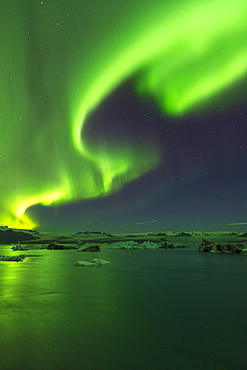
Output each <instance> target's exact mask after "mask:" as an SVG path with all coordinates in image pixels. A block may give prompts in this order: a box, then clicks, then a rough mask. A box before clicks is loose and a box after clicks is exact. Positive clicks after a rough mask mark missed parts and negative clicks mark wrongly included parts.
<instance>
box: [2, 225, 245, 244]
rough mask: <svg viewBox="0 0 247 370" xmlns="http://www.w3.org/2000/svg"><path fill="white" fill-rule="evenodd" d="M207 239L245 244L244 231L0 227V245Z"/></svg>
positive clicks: (174, 241)
mask: <svg viewBox="0 0 247 370" xmlns="http://www.w3.org/2000/svg"><path fill="white" fill-rule="evenodd" d="M205 238H206V239H210V240H211V241H212V242H214V243H219V244H225V243H245V242H247V233H236V232H232V231H229V232H225V231H224V232H222V231H218V232H208V231H191V232H183V231H182V232H173V231H161V232H157V233H154V232H147V233H136V234H111V233H106V232H101V231H78V232H76V233H69V232H68V233H47V232H41V231H37V230H24V229H12V228H8V227H7V226H0V244H5V245H6V244H14V243H18V242H20V243H21V244H50V243H60V244H66V245H71V246H74V245H75V244H77V245H78V244H79V245H83V244H85V243H105V244H112V243H117V242H128V241H131V240H134V241H135V242H136V243H143V242H146V241H150V242H153V243H156V244H158V245H162V244H164V243H166V242H167V243H179V244H181V245H185V246H188V247H190V246H191V247H192V246H198V247H199V245H200V244H201V242H202V239H205Z"/></svg>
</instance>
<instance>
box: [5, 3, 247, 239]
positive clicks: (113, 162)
mask: <svg viewBox="0 0 247 370" xmlns="http://www.w3.org/2000/svg"><path fill="white" fill-rule="evenodd" d="M1 17H2V21H1V24H0V29H1V35H2V37H1V41H0V42H1V49H2V53H1V54H2V57H1V59H0V64H1V89H0V98H1V106H0V107H1V124H0V140H1V147H0V171H1V180H0V194H1V202H0V204H1V206H0V224H1V225H8V226H9V227H16V228H35V227H39V228H40V229H45V230H46V229H47V230H48V229H49V230H78V229H91V230H94V229H104V228H106V229H107V230H109V231H113V232H125V231H126V232H128V231H131V230H132V231H133V230H136V232H141V231H144V229H141V228H144V227H146V228H147V227H148V228H150V225H152V229H153V230H162V229H172V228H174V229H186V228H195V229H196V228H197V229H198V228H199V229H204V228H207V227H209V228H213V227H215V228H216V229H224V228H226V229H229V227H227V224H230V223H243V222H246V221H247V215H246V180H247V178H246V164H247V152H246V144H245V140H244V138H246V137H247V128H246V127H245V126H246V70H247V47H246V37H247V25H246V18H247V4H246V1H244V0H236V1H235V2H231V1H228V0H227V1H222V0H214V1H212V0H210V1H204V0H203V1H182V0H180V1H173V2H169V1H156V2H155V4H150V2H148V1H146V0H145V1H133V0H132V1H130V0H128V1H124V2H123V1H111V0H109V1H96V0H95V1H84V0H82V1H80V0H71V1H68V0H65V1H62V2H61V1H57V0H49V1H48V0H47V1H45V0H44V1H32V0H28V1H22V0H14V1H11V2H9V3H4V4H2V5H1ZM138 227H139V229H138Z"/></svg>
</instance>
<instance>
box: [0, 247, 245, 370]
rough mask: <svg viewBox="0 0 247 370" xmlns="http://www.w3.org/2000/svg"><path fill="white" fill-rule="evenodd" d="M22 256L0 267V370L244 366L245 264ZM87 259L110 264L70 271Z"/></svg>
mask: <svg viewBox="0 0 247 370" xmlns="http://www.w3.org/2000/svg"><path fill="white" fill-rule="evenodd" d="M28 253H30V254H44V256H43V257H36V258H32V257H30V258H27V259H25V260H24V262H17V263H16V262H14V263H7V262H0V298H1V299H0V315H1V320H0V369H1V370H2V369H3V370H5V369H11V370H15V369H18V370H22V369H25V370H27V369H37V370H38V369H78V368H81V369H85V370H87V369H92V370H104V369H107V370H108V369H109V370H111V369H120V370H122V369H127V370H128V369H169V370H170V369H190V370H191V369H200V370H201V369H207V370H208V369H210V370H211V369H224V370H225V369H234V370H235V369H246V368H247V352H246V343H247V318H246V312H247V293H246V291H247V289H246V287H247V257H244V256H239V255H217V254H215V255H214V254H207V253H198V252H197V251H196V249H194V248H193V249H186V250H182V249H181V250H170V251H169V250H143V251H141V250H138V251H136V250H131V251H122V250H106V251H103V252H100V253H78V252H76V251H46V250H45V251H30V252H28ZM0 254H5V255H7V254H12V255H13V254H16V255H18V254H20V252H13V253H12V252H11V251H10V249H9V247H1V249H0ZM94 257H98V258H103V259H107V260H109V261H111V262H112V263H111V265H108V266H96V267H95V266H93V267H76V266H73V263H74V262H75V261H76V260H80V259H81V260H89V261H90V260H91V259H93V258H94Z"/></svg>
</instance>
